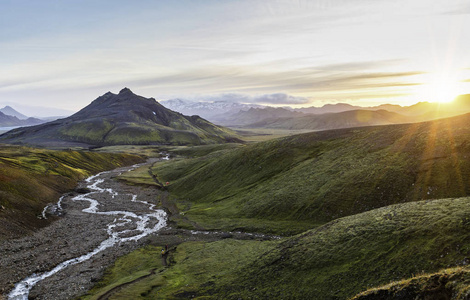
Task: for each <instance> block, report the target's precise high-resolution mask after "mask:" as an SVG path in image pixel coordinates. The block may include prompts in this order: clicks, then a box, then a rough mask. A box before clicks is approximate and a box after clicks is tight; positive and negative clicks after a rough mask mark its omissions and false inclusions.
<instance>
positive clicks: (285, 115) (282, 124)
mask: <svg viewBox="0 0 470 300" xmlns="http://www.w3.org/2000/svg"><path fill="white" fill-rule="evenodd" d="M185 103H186V102H184V101H181V102H180V104H181V105H182V106H180V107H177V108H176V109H182V108H184V109H185V110H186V111H187V112H188V113H190V112H191V105H194V103H193V104H190V105H186V106H184V105H185ZM213 104H214V103H204V102H198V103H197V105H198V107H199V109H201V110H202V108H203V107H211V106H212V105H213ZM230 104H233V103H230ZM218 105H219V106H220V105H221V104H218ZM231 107H232V108H234V109H235V108H236V106H231ZM215 110H216V109H215V108H213V110H212V112H213V116H212V117H210V116H209V117H208V118H209V119H210V120H211V121H213V122H214V123H217V124H221V125H224V126H232V127H250V128H260V127H261V128H278V129H309V130H325V129H336V128H346V127H357V126H369V125H385V124H397V123H414V122H421V121H428V120H435V119H439V118H445V117H451V116H456V115H459V114H463V113H466V112H470V95H461V96H459V97H457V98H456V100H455V101H454V102H452V103H447V104H442V103H429V102H420V103H417V104H414V105H411V106H400V105H393V104H383V105H379V106H373V107H360V106H354V105H350V104H347V103H337V104H326V105H324V106H322V107H313V106H312V107H307V108H299V109H292V108H290V107H283V108H274V107H269V106H265V107H249V108H248V105H245V106H244V107H239V110H238V111H237V112H235V113H234V112H233V111H227V112H226V113H225V114H224V113H221V111H220V110H219V112H220V114H218V115H215ZM346 112H350V113H346Z"/></svg>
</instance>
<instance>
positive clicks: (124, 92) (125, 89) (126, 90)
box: [119, 87, 134, 95]
mask: <svg viewBox="0 0 470 300" xmlns="http://www.w3.org/2000/svg"><path fill="white" fill-rule="evenodd" d="M122 94H134V93H133V92H132V91H131V90H130V89H129V88H127V87H125V88H123V89H122V90H121V91H120V92H119V95H122Z"/></svg>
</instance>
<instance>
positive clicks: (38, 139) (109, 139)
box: [0, 88, 238, 146]
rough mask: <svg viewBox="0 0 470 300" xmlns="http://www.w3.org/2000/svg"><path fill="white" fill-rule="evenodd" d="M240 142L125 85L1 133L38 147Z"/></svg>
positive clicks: (4, 139)
mask: <svg viewBox="0 0 470 300" xmlns="http://www.w3.org/2000/svg"><path fill="white" fill-rule="evenodd" d="M230 141H238V140H237V138H236V136H235V135H234V134H233V133H232V132H231V131H230V130H228V129H225V128H223V127H218V126H216V125H214V124H212V123H210V122H209V121H207V120H204V119H202V118H200V117H198V116H191V117H188V116H184V115H182V114H180V113H177V112H174V111H171V110H169V109H167V108H165V107H163V106H162V105H160V104H159V103H158V102H157V101H155V99H153V98H144V97H141V96H138V95H135V94H134V93H132V91H131V90H129V89H128V88H124V89H123V90H121V91H120V92H119V94H117V95H116V94H113V93H111V92H108V93H106V94H104V95H103V96H101V97H98V98H97V99H96V100H94V101H93V102H92V103H91V104H90V105H88V106H86V107H85V108H83V109H82V110H80V111H79V112H77V113H76V114H74V115H72V116H70V117H67V118H64V119H59V120H56V121H53V122H49V123H46V124H42V125H39V126H34V127H28V128H18V129H15V130H12V131H10V132H7V133H5V134H3V135H1V136H0V142H3V143H25V144H31V145H42V146H58V145H60V146H72V145H80V146H103V145H122V144H142V145H145V144H172V145H189V144H191V145H199V144H213V143H224V142H230Z"/></svg>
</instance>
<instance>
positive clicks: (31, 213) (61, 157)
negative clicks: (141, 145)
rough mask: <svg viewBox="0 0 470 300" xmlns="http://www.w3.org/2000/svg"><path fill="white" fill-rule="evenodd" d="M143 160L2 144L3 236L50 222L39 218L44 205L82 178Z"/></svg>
mask: <svg viewBox="0 0 470 300" xmlns="http://www.w3.org/2000/svg"><path fill="white" fill-rule="evenodd" d="M142 160H143V159H142V157H139V156H135V155H128V154H109V153H93V152H77V151H51V150H43V149H34V148H27V147H18V146H8V145H0V169H1V173H0V239H3V238H5V237H17V236H21V235H24V234H26V233H28V232H30V231H31V230H34V229H36V228H38V227H42V226H45V225H47V224H49V221H48V220H40V219H39V218H38V216H40V215H41V212H42V210H43V208H44V207H45V206H46V205H47V204H48V203H55V202H57V200H59V197H60V196H61V195H62V194H63V193H66V192H69V191H72V190H73V189H74V188H75V187H76V185H77V182H78V181H79V180H83V179H84V178H86V177H88V176H90V175H92V174H94V173H98V172H101V171H104V170H109V169H114V168H117V167H120V166H123V165H131V164H134V163H137V162H141V161H142Z"/></svg>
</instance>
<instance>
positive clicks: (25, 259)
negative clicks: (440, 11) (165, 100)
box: [0, 89, 470, 299]
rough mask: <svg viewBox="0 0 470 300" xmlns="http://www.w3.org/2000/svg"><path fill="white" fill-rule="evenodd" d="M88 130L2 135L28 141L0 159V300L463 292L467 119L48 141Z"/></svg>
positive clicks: (92, 135) (461, 295) (5, 150)
mask: <svg viewBox="0 0 470 300" xmlns="http://www.w3.org/2000/svg"><path fill="white" fill-rule="evenodd" d="M129 97H130V98H129ZM98 99H99V101H98V102H93V103H92V105H91V107H92V108H93V106H98V107H102V106H103V105H104V106H105V107H113V105H117V106H119V105H120V104H119V103H121V102H123V103H127V101H135V102H134V104H133V105H134V106H135V107H139V105H137V104H139V103H140V104H145V105H147V103H148V104H149V105H151V106H152V107H153V105H154V103H155V102H154V101H153V100H152V99H147V98H142V97H140V96H136V95H134V94H133V93H132V92H130V90H126V89H124V90H122V91H121V93H120V94H119V95H115V94H107V96H102V97H101V98H98ZM129 99H130V100H129ZM113 103H114V104H113ZM113 109H114V110H115V111H116V112H117V111H121V112H122V113H124V111H126V110H127V109H123V110H122V109H118V108H113ZM85 113H87V114H89V115H93V114H95V113H96V114H98V115H96V116H95V117H94V118H91V119H90V118H88V119H87V118H85V117H84V115H85ZM166 113H169V114H170V115H171V116H174V115H173V114H174V113H172V112H166V111H162V114H163V115H165V114H166ZM132 114H134V115H135V113H133V112H132V111H131V115H132ZM80 115H83V117H81V118H79V117H80ZM152 116H155V114H153V113H152V114H145V113H144V114H142V115H141V116H140V117H139V119H140V122H142V124H143V125H142V126H144V127H145V126H150V125H149V124H150V122H154V123H152V124H156V123H155V122H157V121H155V120H153V117H152ZM121 118H127V117H122V116H120V115H119V114H118V117H117V119H107V121H106V122H108V123H109V124H116V125H113V126H117V127H119V126H121V125H120V124H121V123H120V122H122V120H123V119H121ZM132 118H133V117H132ZM146 118H149V119H146ZM183 118H184V120H188V119H187V117H183ZM85 119H87V120H92V119H93V121H92V123H93V124H95V125H96V124H98V123H99V122H98V121H100V120H103V116H101V112H100V110H94V109H92V110H89V109H88V108H87V109H86V110H84V111H82V112H81V113H80V114H79V115H77V116H75V117H74V116H72V118H71V119H69V120H68V121H65V122H63V121H60V122H61V124H59V123H57V122H58V121H52V122H49V123H46V124H44V125H39V127H34V128H26V129H25V128H20V129H17V130H13V131H10V132H8V133H7V134H5V135H2V136H1V137H0V138H3V139H4V141H9V142H13V143H17V142H20V141H21V143H25V144H27V145H28V146H24V145H13V144H9V145H7V144H2V145H1V148H0V150H1V151H0V163H1V166H2V171H3V172H2V174H1V175H0V179H1V181H0V196H1V198H0V201H1V202H0V204H1V205H2V206H1V210H0V222H1V224H2V227H1V231H0V252H1V253H2V254H3V255H2V256H1V257H0V268H1V270H2V273H1V274H0V294H1V295H2V296H3V297H4V298H5V299H28V297H29V298H32V299H187V298H196V299H221V298H223V299H252V298H260V299H267V298H269V299H285V298H287V299H291V298H292V299H307V298H308V299H352V298H354V299H385V298H387V297H388V298H387V299H394V297H395V298H396V297H403V299H415V298H418V299H420V298H419V297H425V296H426V295H444V296H443V297H453V298H452V299H466V297H467V296H468V290H469V287H470V285H468V284H467V278H468V276H467V275H466V274H467V273H468V272H469V271H470V269H468V264H469V263H470V261H469V257H470V239H469V238H468V237H467V233H468V229H469V228H470V227H469V224H470V222H469V220H470V209H469V207H470V205H469V204H470V202H469V201H470V200H469V198H468V195H469V193H470V164H469V160H468V155H469V153H470V148H469V147H470V128H469V127H468V125H467V124H469V123H470V114H462V115H459V116H455V117H451V118H444V119H438V120H432V121H427V122H415V123H410V124H391V125H376V126H359V127H351V128H342V129H334V130H323V131H315V132H304V131H303V130H302V129H296V130H287V129H281V128H274V129H271V128H264V129H263V128H250V129H246V128H238V129H237V130H229V129H225V128H223V127H218V126H216V125H213V124H209V125H208V126H207V127H205V128H212V129H210V130H213V131H212V132H218V133H220V132H225V133H228V134H230V138H226V139H223V138H222V139H218V137H217V138H215V136H213V137H212V138H215V139H214V140H212V141H209V140H206V141H205V142H202V140H201V139H195V140H193V142H192V143H189V144H186V143H180V141H178V142H176V143H167V142H163V143H160V144H158V145H155V144H154V142H151V141H146V142H145V143H143V144H141V143H140V142H137V143H135V144H134V143H131V142H129V143H127V142H126V143H119V142H110V141H111V140H109V139H108V137H109V135H105V137H100V134H101V129H102V127H100V126H96V127H93V126H92V127H90V129H89V130H88V131H87V132H86V134H85V135H82V133H83V132H82V131H76V132H75V131H67V135H69V137H66V138H64V135H62V136H61V137H60V138H61V139H60V140H58V139H54V138H52V139H50V138H49V137H48V136H49V135H51V136H52V131H51V128H54V127H55V126H59V127H61V126H65V127H62V129H60V130H65V129H63V128H71V127H70V126H76V124H78V123H81V122H88V121H83V120H85ZM152 120H153V121H152ZM76 122H78V123H76ZM96 122H98V123H96ZM158 122H160V121H158ZM185 122H186V121H185ZM71 124H72V125H71ZM99 124H104V123H99ZM127 125H128V124H127ZM127 125H125V126H127ZM87 126H88V125H87ZM90 126H91V125H90ZM152 126H154V125H152ZM178 126H179V125H178ZM188 126H189V125H188ZM113 130H114V129H112V130H111V131H113ZM168 130H170V131H171V130H173V129H168ZM191 130H196V131H198V130H200V129H191ZM63 132H65V131H63ZM72 132H73V134H76V137H75V136H73V137H71V135H72ZM188 134H192V133H188ZM54 135H56V133H54ZM219 137H220V136H219ZM38 138H39V139H40V140H41V143H42V142H46V140H47V142H46V144H47V145H48V147H49V148H54V149H55V150H52V149H44V148H34V147H31V145H33V146H34V145H36V142H38ZM139 139H140V138H139ZM242 139H243V140H242ZM97 141H99V142H97ZM104 141H107V142H104ZM140 141H142V140H140ZM167 141H168V140H167ZM29 142H31V144H29ZM42 145H43V146H44V144H42ZM36 146H37V145H36ZM162 249H164V250H163V252H162ZM165 249H166V250H165ZM162 253H163V254H162ZM436 281H437V282H445V284H437V283H436Z"/></svg>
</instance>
